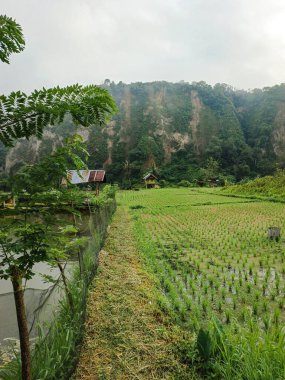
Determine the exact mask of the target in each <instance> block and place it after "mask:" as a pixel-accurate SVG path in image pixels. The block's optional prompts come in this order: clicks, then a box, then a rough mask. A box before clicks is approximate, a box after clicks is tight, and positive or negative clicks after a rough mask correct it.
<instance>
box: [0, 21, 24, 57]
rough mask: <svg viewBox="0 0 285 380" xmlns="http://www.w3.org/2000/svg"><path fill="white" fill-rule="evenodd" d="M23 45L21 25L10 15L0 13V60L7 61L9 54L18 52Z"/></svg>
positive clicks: (22, 48)
mask: <svg viewBox="0 0 285 380" xmlns="http://www.w3.org/2000/svg"><path fill="white" fill-rule="evenodd" d="M24 47H25V40H24V36H23V33H22V28H21V26H20V25H19V24H17V22H16V21H15V20H13V19H12V18H11V17H7V16H5V15H0V60H1V61H2V62H5V63H9V57H10V55H11V54H12V53H20V52H21V51H22V50H24Z"/></svg>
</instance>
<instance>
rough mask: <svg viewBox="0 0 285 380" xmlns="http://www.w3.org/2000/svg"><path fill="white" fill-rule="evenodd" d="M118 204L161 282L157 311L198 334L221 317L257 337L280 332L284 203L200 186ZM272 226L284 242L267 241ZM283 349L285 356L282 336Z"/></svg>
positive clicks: (130, 197) (125, 197)
mask: <svg viewBox="0 0 285 380" xmlns="http://www.w3.org/2000/svg"><path fill="white" fill-rule="evenodd" d="M118 201H119V202H120V203H121V204H122V205H123V206H125V207H127V208H128V209H129V211H130V212H131V214H132V216H133V219H134V221H135V233H136V237H137V241H138V245H139V249H140V250H141V252H142V253H143V257H144V259H145V261H146V263H147V265H148V267H149V268H151V270H152V271H153V273H154V274H155V276H156V277H157V279H158V281H159V284H160V289H161V295H160V297H159V300H158V303H159V305H160V308H161V309H162V310H163V311H164V312H165V313H167V314H168V315H170V317H171V318H172V319H173V320H175V321H176V322H177V323H178V324H179V325H181V326H184V327H185V328H187V329H191V330H192V331H198V329H199V328H201V326H207V324H208V321H210V320H213V318H216V319H217V320H218V321H219V322H220V323H221V324H222V325H224V326H230V325H234V326H235V330H236V331H237V329H238V328H249V327H250V330H251V331H253V330H255V331H256V332H257V334H258V335H257V339H259V337H260V334H262V333H263V332H264V333H265V334H266V332H269V331H270V334H271V335H270V336H271V337H272V334H273V329H274V331H275V332H276V331H277V330H278V331H281V330H280V329H281V328H282V327H283V325H284V320H285V303H284V294H285V239H284V238H282V232H284V231H285V218H284V216H285V205H284V204H282V203H270V202H261V201H256V200H255V201H254V200H252V199H245V198H238V197H225V196H222V195H219V190H212V191H211V192H209V191H203V190H200V189H154V190H141V191H125V192H122V193H120V194H119V197H118ZM270 226H278V227H280V228H281V239H280V240H279V241H276V240H270V239H269V238H268V236H267V230H268V227H270ZM253 325H254V327H253ZM276 329H277V330H276ZM278 336H279V335H278ZM274 339H275V338H274ZM274 339H273V340H274ZM271 343H272V341H271ZM271 343H270V344H271ZM254 344H255V343H254V342H253V345H254ZM274 344H275V343H274ZM279 348H281V350H282V352H283V354H284V342H283V341H282V343H281V345H280V347H279ZM279 348H278V349H279ZM278 349H277V351H278ZM280 352H281V351H280ZM283 354H282V355H283ZM259 359H260V358H259ZM283 359H284V357H283ZM283 359H282V360H283ZM278 360H279V359H278ZM259 361H260V360H259ZM283 370H284V369H283ZM277 375H278V376H280V373H278V374H277ZM277 375H275V376H277ZM283 375H284V373H283ZM230 376H232V375H230V374H229V378H230ZM272 376H273V375H272ZM278 376H277V377H275V378H280V379H283V378H284V377H282V376H281V377H278ZM225 378H227V377H225ZM233 378H234V377H233ZM241 378H246V377H241ZM250 378H255V377H253V376H252V377H250ZM256 378H258V379H263V378H264V379H267V378H268V379H271V377H270V376H269V377H262V376H261V377H256ZM272 378H274V377H272Z"/></svg>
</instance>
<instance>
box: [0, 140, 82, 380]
mask: <svg viewBox="0 0 285 380" xmlns="http://www.w3.org/2000/svg"><path fill="white" fill-rule="evenodd" d="M79 154H85V155H86V154H87V151H86V149H85V148H84V143H83V141H82V138H81V136H73V137H72V138H69V139H67V142H66V144H65V145H64V146H63V147H59V148H58V149H57V151H56V152H55V153H54V154H53V155H51V156H48V157H44V158H43V159H42V160H41V161H40V162H38V163H37V164H35V165H34V166H26V167H24V168H23V169H22V171H21V172H20V173H18V174H16V176H15V177H14V178H12V181H13V193H14V195H16V196H17V195H18V196H21V199H22V201H21V202H22V203H21V202H18V205H17V209H16V211H17V214H16V215H15V216H14V217H13V218H2V219H1V232H0V247H1V250H0V278H3V279H7V280H8V279H10V280H11V282H12V285H13V290H14V300H15V305H16V313H17V321H18V328H19V336H20V348H21V361H22V379H24V380H30V378H31V354H30V347H29V332H28V323H27V317H26V310H25V304H24V290H25V289H24V287H23V282H24V280H28V279H30V278H32V277H33V275H34V272H33V266H34V265H35V264H36V263H37V262H42V261H46V262H49V263H54V264H56V265H57V266H58V268H59V269H60V272H61V275H62V279H63V283H64V288H65V292H66V296H67V299H68V303H69V305H70V309H71V311H72V309H73V300H72V297H71V294H70V292H69V288H68V285H67V281H66V277H65V274H64V268H63V266H62V265H61V260H62V259H64V258H65V257H66V253H67V252H68V251H70V250H71V249H73V250H78V249H79V248H80V246H81V245H82V243H84V239H82V238H79V239H78V238H77V232H78V231H77V229H76V228H75V227H74V226H70V225H69V224H70V221H69V222H66V221H64V220H61V221H59V220H58V219H55V217H54V215H55V214H56V212H58V210H59V209H60V208H61V209H62V210H64V211H65V212H67V211H68V212H69V213H72V214H73V215H74V214H76V213H77V214H78V212H79V211H78V207H80V205H81V206H82V204H83V202H84V201H85V200H86V198H87V195H86V193H85V192H81V191H79V190H77V191H76V189H77V188H76V187H74V189H73V191H72V192H70V191H68V190H67V189H64V188H62V189H60V186H59V185H60V182H61V179H62V178H63V177H64V176H66V175H67V170H68V168H69V167H70V165H72V167H74V168H76V169H78V170H79V169H82V167H83V165H84V162H83V160H82V159H81V157H80V156H79ZM56 188H58V189H56ZM39 205H41V206H42V207H39ZM22 206H23V207H22ZM43 206H44V207H43ZM71 234H73V239H72V240H71V238H70V236H71Z"/></svg>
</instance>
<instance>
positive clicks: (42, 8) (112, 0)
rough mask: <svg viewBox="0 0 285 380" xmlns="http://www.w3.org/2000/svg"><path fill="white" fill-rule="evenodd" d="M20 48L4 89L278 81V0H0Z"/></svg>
mask: <svg viewBox="0 0 285 380" xmlns="http://www.w3.org/2000/svg"><path fill="white" fill-rule="evenodd" d="M0 6H1V12H2V14H6V15H8V16H10V17H12V18H14V19H16V20H17V22H18V23H19V24H20V25H21V26H22V28H23V32H24V35H25V39H26V48H25V50H24V51H23V52H22V53H20V54H14V55H13V56H11V60H10V65H7V64H4V63H0V65H1V67H0V92H2V93H4V94H7V93H9V92H11V91H15V90H21V91H25V92H31V91H32V90H33V89H35V88H42V87H53V86H57V85H59V86H66V85H71V84H74V83H80V84H83V85H86V84H101V83H103V81H104V80H105V79H107V78H108V79H110V80H111V81H114V82H116V83H117V82H119V81H123V82H125V83H131V82H152V81H160V80H165V81H170V82H178V81H181V80H184V81H186V82H190V83H191V82H195V81H196V82H197V81H201V80H203V81H205V82H207V83H209V84H211V85H213V84H215V83H227V84H229V85H231V86H233V87H235V88H238V89H245V90H248V89H253V88H262V87H265V86H273V85H275V84H280V83H283V82H285V69H284V68H285V21H284V20H285V1H284V0H41V1H40V0H0Z"/></svg>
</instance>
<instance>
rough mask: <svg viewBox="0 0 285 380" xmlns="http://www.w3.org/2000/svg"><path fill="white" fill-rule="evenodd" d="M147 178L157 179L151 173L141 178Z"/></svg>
mask: <svg viewBox="0 0 285 380" xmlns="http://www.w3.org/2000/svg"><path fill="white" fill-rule="evenodd" d="M149 178H154V179H157V177H156V176H155V175H154V174H152V173H148V174H147V175H145V176H144V177H143V179H144V180H146V179H149Z"/></svg>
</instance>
